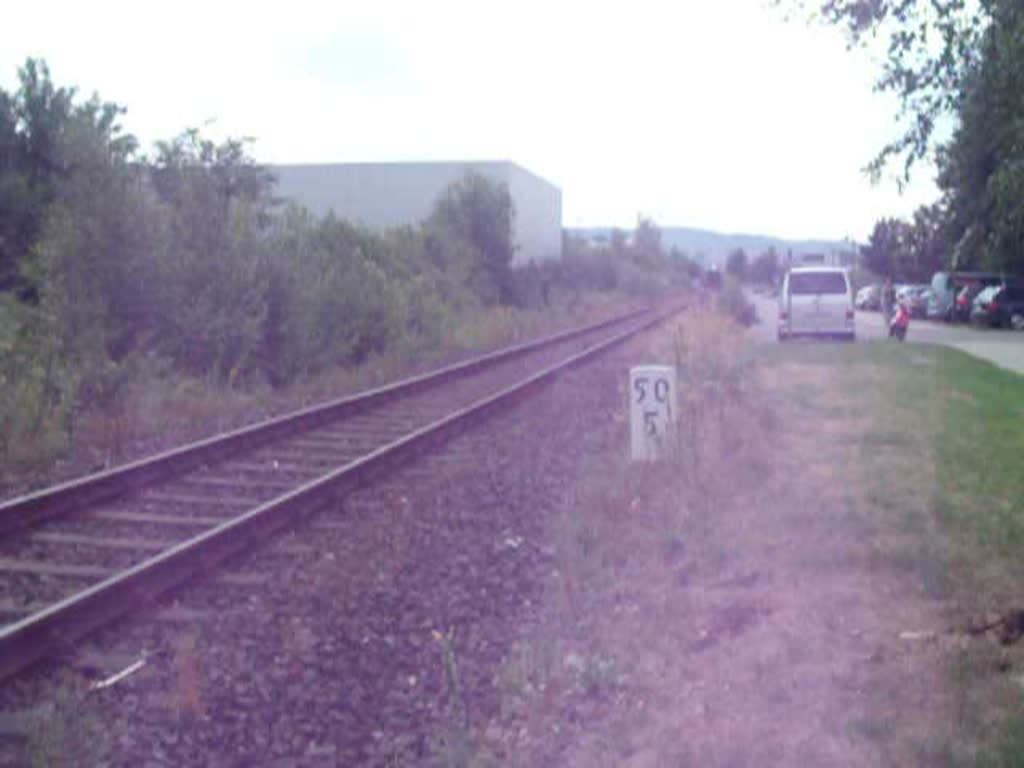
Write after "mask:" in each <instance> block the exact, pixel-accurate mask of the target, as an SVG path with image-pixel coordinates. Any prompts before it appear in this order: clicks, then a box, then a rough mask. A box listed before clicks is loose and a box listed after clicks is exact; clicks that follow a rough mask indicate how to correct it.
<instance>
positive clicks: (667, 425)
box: [629, 365, 678, 461]
mask: <svg viewBox="0 0 1024 768" xmlns="http://www.w3.org/2000/svg"><path fill="white" fill-rule="evenodd" d="M676 397H677V395H676V369H675V368H673V367H672V366H671V365H641V366H637V367H636V368H631V369H630V371H629V416H630V427H631V431H630V438H631V439H630V451H629V457H630V460H631V461H654V460H655V459H658V458H660V457H662V456H663V455H664V454H665V450H666V449H667V447H668V439H669V437H670V435H671V432H672V430H673V429H674V427H675V418H676V406H677V402H678V401H677V400H676Z"/></svg>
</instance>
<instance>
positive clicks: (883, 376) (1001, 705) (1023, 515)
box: [764, 344, 1024, 766]
mask: <svg viewBox="0 0 1024 768" xmlns="http://www.w3.org/2000/svg"><path fill="white" fill-rule="evenodd" d="M764 359H765V362H766V363H767V364H768V365H772V364H776V365H777V364H793V363H794V362H795V363H798V364H802V365H805V366H816V365H820V366H829V367H836V368H837V369H838V370H839V372H840V375H839V376H838V377H836V380H837V381H838V382H840V387H841V389H842V397H841V398H838V399H836V398H831V399H829V398H826V397H824V393H822V392H820V391H816V390H815V387H814V385H813V383H807V382H805V383H802V384H801V383H798V384H796V385H794V387H793V388H792V389H791V391H789V392H788V396H789V397H791V398H793V399H794V400H798V401H799V402H800V403H801V404H802V406H803V407H805V408H811V409H819V410H820V411H821V413H822V414H823V415H826V416H832V417H839V418H847V419H861V420H862V422H863V423H862V425H861V427H860V432H861V437H860V458H861V462H860V463H861V467H860V469H861V471H860V472H859V473H858V474H859V476H860V482H861V483H862V484H863V491H864V492H865V494H866V498H867V501H868V505H867V508H866V510H865V514H866V517H867V520H866V521H865V522H866V523H867V525H868V527H867V530H868V531H869V532H870V535H871V536H872V538H873V539H874V542H875V556H876V558H877V563H876V564H879V565H886V564H887V565H890V566H895V567H897V568H898V569H903V570H905V571H907V572H909V573H910V574H912V575H913V576H915V577H916V579H917V580H919V583H920V585H921V586H922V588H923V591H924V592H925V593H926V594H927V595H928V596H929V597H930V598H932V599H933V600H936V601H939V602H940V604H941V606H942V609H941V613H942V615H943V616H944V618H945V620H946V626H945V627H944V628H941V629H942V630H944V631H945V632H948V633H950V634H947V635H945V637H940V638H939V639H938V641H939V642H942V643H943V647H944V648H945V649H946V652H945V654H944V656H945V661H946V663H947V664H948V670H947V684H948V686H949V694H950V698H951V703H952V710H953V711H952V719H953V723H952V731H951V732H950V733H946V734H939V733H936V734H934V738H933V740H932V741H931V743H930V744H928V745H922V750H923V753H922V757H924V756H925V755H927V757H928V760H927V762H928V763H929V764H946V765H950V766H968V765H971V766H1003V765H1006V766H1009V765H1021V764H1024V720H1022V718H1024V677H1022V669H1024V649H1021V648H1020V647H1018V646H1016V645H1011V646H1005V647H1003V646H1001V645H999V644H998V643H997V642H996V641H995V639H994V638H993V637H991V636H990V637H969V636H966V635H965V634H964V630H965V629H966V628H967V627H969V626H972V625H978V624H979V623H981V621H982V619H983V618H984V617H986V615H988V617H989V618H990V619H992V618H995V617H996V615H997V614H998V615H1003V614H1006V613H1007V612H1009V611H1012V610H1015V609H1021V608H1022V607H1024V601H1022V600H1021V596H1020V585H1021V583H1022V580H1024V562H1022V561H1021V559H1020V556H1019V554H1020V548H1021V545H1022V544H1024V464H1022V459H1024V418H1022V417H1024V377H1021V376H1019V375H1016V374H1013V373H1010V372H1007V371H1004V370H1001V369H999V368H997V367H995V366H993V365H991V364H989V363H986V362H982V361H979V360H977V359H975V358H972V357H970V356H969V355H967V354H965V353H963V352H960V351H957V350H952V349H948V348H944V347H932V346H917V345H906V346H902V345H892V344H866V345H856V346H848V347H844V346H835V345H814V346H811V345H807V346H794V347H792V348H786V349H784V350H783V349H780V348H769V349H768V350H766V351H765V355H764ZM908 629H915V628H912V627H908Z"/></svg>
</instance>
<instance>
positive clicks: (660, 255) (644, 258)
mask: <svg viewBox="0 0 1024 768" xmlns="http://www.w3.org/2000/svg"><path fill="white" fill-rule="evenodd" d="M633 258H634V260H635V261H636V262H637V263H639V264H642V265H645V266H648V267H654V266H656V265H658V264H660V263H661V262H663V261H664V259H665V252H664V250H662V247H661V230H660V229H658V225H657V224H655V223H654V220H653V219H650V218H648V217H646V216H638V217H637V222H636V231H635V232H634V234H633Z"/></svg>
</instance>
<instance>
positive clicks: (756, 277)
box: [750, 248, 779, 283]
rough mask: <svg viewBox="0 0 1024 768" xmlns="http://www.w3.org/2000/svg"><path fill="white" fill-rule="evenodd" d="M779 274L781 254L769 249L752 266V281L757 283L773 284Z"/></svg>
mask: <svg viewBox="0 0 1024 768" xmlns="http://www.w3.org/2000/svg"><path fill="white" fill-rule="evenodd" d="M778 274H779V254H778V252H776V250H775V249H774V248H769V249H768V250H767V251H765V252H764V253H762V254H760V255H759V256H758V257H757V258H756V259H754V263H753V264H751V265H750V279H751V280H752V281H753V282H755V283H773V282H775V278H776V277H777V276H778Z"/></svg>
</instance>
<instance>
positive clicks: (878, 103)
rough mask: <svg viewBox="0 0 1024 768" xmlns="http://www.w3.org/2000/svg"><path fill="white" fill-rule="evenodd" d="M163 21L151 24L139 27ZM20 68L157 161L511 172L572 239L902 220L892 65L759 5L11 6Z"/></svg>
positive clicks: (911, 194)
mask: <svg viewBox="0 0 1024 768" xmlns="http://www.w3.org/2000/svg"><path fill="white" fill-rule="evenodd" d="M147 8H151V9H152V10H149V11H146V10H144V9H147ZM3 16H4V18H3V25H2V27H0V84H2V85H3V86H4V87H6V88H8V89H10V88H12V87H13V86H14V85H15V83H16V73H17V69H18V67H19V66H20V65H21V64H22V63H23V61H24V59H25V57H26V56H37V57H42V58H44V59H46V61H47V62H48V63H49V65H50V69H51V73H52V75H53V78H54V80H55V81H56V82H57V84H59V85H76V86H78V87H79V89H80V91H82V92H83V93H85V94H88V93H91V92H93V91H97V92H99V94H100V95H101V96H102V97H103V98H104V99H106V100H109V101H114V102H117V103H119V104H122V105H123V106H125V107H127V108H128V113H127V115H126V116H125V118H124V125H125V127H126V128H127V129H128V130H129V131H130V132H132V133H134V134H135V135H136V136H138V137H139V138H140V140H141V141H142V142H143V144H144V145H145V146H148V145H150V144H151V143H152V142H153V141H155V140H157V139H161V138H168V137H170V136H173V135H175V134H176V133H178V132H180V131H181V130H182V129H184V128H186V127H189V126H203V125H205V124H207V123H208V121H211V120H212V121H214V122H213V123H212V124H210V125H209V126H208V127H207V129H206V130H207V131H208V132H209V133H210V134H211V135H212V136H214V137H216V138H220V137H223V136H225V135H232V136H241V135H244V136H252V137H254V138H255V139H256V143H255V145H254V153H255V155H256V157H257V159H259V160H260V161H262V162H267V163H286V162H343V161H379V160H445V159H470V160H480V159H508V160H513V161H515V162H517V163H519V164H521V165H523V166H525V167H527V168H528V169H530V170H532V171H533V172H535V173H537V174H539V175H541V176H544V177H545V178H547V179H549V180H550V181H552V182H554V183H555V184H557V185H558V186H559V187H561V189H562V192H563V217H564V223H565V224H566V225H567V226H578V225H618V226H630V225H632V224H633V223H634V222H635V220H636V216H637V213H638V212H642V213H644V214H646V215H650V216H653V217H654V218H655V220H656V221H657V222H658V223H659V224H661V225H663V226H669V225H679V226H693V227H703V228H709V229H716V230H719V231H723V232H748V233H760V234H771V235H778V236H782V237H791V238H795V237H829V238H844V237H848V236H849V237H854V238H857V239H860V240H863V239H864V238H866V237H867V234H868V233H869V232H870V230H871V227H872V224H873V223H874V221H875V220H876V219H877V218H879V217H880V216H885V215H907V214H909V213H910V212H911V211H913V209H914V208H915V207H917V206H918V205H919V204H921V203H926V202H931V201H932V200H933V199H934V198H935V197H936V195H937V192H936V190H935V187H934V184H933V182H932V176H933V172H932V170H931V169H930V168H924V169H922V171H921V172H920V173H918V174H917V177H916V178H915V180H914V182H913V184H912V185H911V187H910V189H909V190H908V191H907V192H905V193H904V194H903V195H902V196H901V195H900V194H899V193H898V191H897V188H896V185H895V183H894V182H893V181H891V180H889V181H885V182H883V183H882V184H881V185H879V186H875V187H873V186H872V185H871V184H870V183H869V181H868V180H867V178H866V177H865V176H864V174H863V173H862V171H861V169H862V168H863V166H864V165H865V164H866V163H867V162H868V161H869V160H870V159H871V158H872V157H873V155H874V153H875V152H876V151H877V150H878V149H879V148H880V147H881V146H882V145H883V144H884V143H885V141H886V140H887V139H889V138H892V136H893V135H894V131H895V128H894V122H893V115H894V107H895V105H894V103H893V102H892V101H891V100H889V99H887V98H885V97H882V96H880V95H877V94H874V93H872V89H871V84H872V82H873V79H874V77H875V75H876V73H877V70H876V64H875V63H873V62H872V61H871V60H870V57H868V56H867V55H866V54H865V53H863V52H861V51H853V52H850V51H847V50H846V48H845V45H844V41H843V38H842V37H841V35H839V33H838V32H836V31H834V30H829V29H823V28H820V27H812V26H807V25H806V24H804V23H803V22H800V21H790V22H787V21H785V20H784V19H783V16H782V14H781V12H780V11H778V10H777V9H774V8H772V7H771V6H770V4H768V3H767V2H765V1H764V0H676V1H675V2H643V1H638V0H631V2H629V3H625V2H616V3H611V2H609V3H604V2H599V1H597V0H591V1H590V2H561V3H555V2H552V0H547V1H546V2H532V0H529V1H528V0H516V1H515V2H501V3H498V2H484V1H483V0H477V1H476V2H454V1H449V0H432V1H431V2H415V0H409V1H408V2H388V1H386V0H375V1H374V2H367V1H366V0H360V1H359V2H348V1H347V0H339V1H336V2H332V3H323V4H320V3H313V2H306V1H305V0H290V2H275V3H267V4H266V5H265V6H264V5H262V4H257V3H252V2H249V3H238V4H233V3H227V2H214V1H213V0H206V2H192V1H191V0H176V1H175V2H172V3H159V4H149V3H138V2H133V3H113V2H100V1H99V0H91V1H90V2H75V3H70V2H69V3H55V2H46V0H40V1H37V2H35V3H27V2H25V3H16V4H8V6H6V7H5V9H4V13H3Z"/></svg>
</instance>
